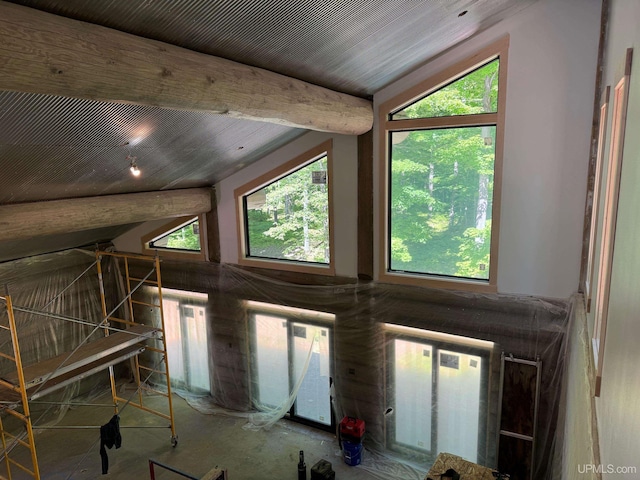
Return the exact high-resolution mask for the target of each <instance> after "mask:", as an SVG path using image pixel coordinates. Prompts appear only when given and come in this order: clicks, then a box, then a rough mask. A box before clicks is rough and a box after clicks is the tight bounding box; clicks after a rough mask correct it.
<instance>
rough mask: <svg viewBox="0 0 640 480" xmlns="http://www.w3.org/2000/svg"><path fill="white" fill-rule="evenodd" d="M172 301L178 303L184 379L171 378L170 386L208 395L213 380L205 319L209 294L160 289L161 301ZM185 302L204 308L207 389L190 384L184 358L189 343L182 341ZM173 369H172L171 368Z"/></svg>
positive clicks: (208, 331) (208, 330) (186, 356)
mask: <svg viewBox="0 0 640 480" xmlns="http://www.w3.org/2000/svg"><path fill="white" fill-rule="evenodd" d="M166 300H168V301H174V302H177V303H178V308H179V321H178V326H177V328H178V330H179V331H180V338H181V345H180V347H181V350H182V358H183V372H181V373H182V374H183V375H184V380H175V379H174V378H171V381H172V388H177V389H186V390H188V391H191V392H194V391H197V392H202V393H207V394H209V395H211V392H212V390H213V382H212V375H211V372H212V371H213V369H212V366H213V365H212V361H213V357H212V355H211V349H210V348H209V345H210V344H211V335H212V333H211V328H210V326H209V322H208V321H207V319H208V306H209V294H208V293H202V292H194V291H190V290H178V289H171V288H163V289H162V301H163V302H164V301H166ZM185 304H197V305H194V306H198V307H202V308H203V309H204V318H203V322H204V328H205V332H206V334H205V346H206V348H207V372H208V377H209V388H208V390H206V389H201V388H199V387H193V386H192V385H191V374H190V370H189V368H188V366H187V361H186V360H185V359H189V357H190V354H191V352H190V344H189V343H185V342H184V336H185V335H186V331H187V329H186V327H187V320H186V318H185V317H183V311H184V308H185V307H187V306H189V305H185ZM165 308H166V305H164V303H163V309H165ZM165 322H166V318H165ZM172 371H173V370H172ZM174 376H175V372H174ZM173 382H175V385H173Z"/></svg>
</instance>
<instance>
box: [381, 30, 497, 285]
mask: <svg viewBox="0 0 640 480" xmlns="http://www.w3.org/2000/svg"><path fill="white" fill-rule="evenodd" d="M507 44H508V41H507V39H504V40H502V41H500V42H498V43H497V44H495V45H492V46H490V47H488V48H487V49H485V50H484V51H483V52H480V53H479V54H477V55H474V56H473V58H471V59H469V60H466V61H464V62H461V63H459V64H457V65H454V66H453V67H451V68H449V69H448V70H446V71H444V72H442V73H441V74H439V75H437V76H436V77H434V78H431V79H429V80H427V81H426V82H425V83H423V84H421V85H419V86H418V87H416V88H415V89H413V90H411V91H409V92H406V93H403V94H401V95H400V96H398V97H396V98H394V99H392V100H390V101H389V102H386V103H385V104H384V105H381V107H380V113H381V120H380V124H381V126H382V128H383V131H382V135H381V141H382V152H383V153H384V162H383V165H384V169H383V171H382V175H381V179H382V182H383V188H382V191H383V192H385V193H386V195H383V197H384V204H383V205H382V208H381V212H382V216H383V221H382V222H381V231H382V232H383V238H382V245H383V248H382V251H383V255H384V257H383V258H381V261H380V265H381V272H380V277H381V278H382V279H384V280H387V281H393V282H401V283H429V282H431V283H432V284H433V285H434V286H440V287H454V288H470V289H476V290H484V291H495V290H496V284H497V279H496V275H497V240H498V223H499V193H500V173H501V159H502V138H503V118H504V103H505V102H504V95H505V83H506V67H507V65H506V50H507ZM452 284H453V285H452Z"/></svg>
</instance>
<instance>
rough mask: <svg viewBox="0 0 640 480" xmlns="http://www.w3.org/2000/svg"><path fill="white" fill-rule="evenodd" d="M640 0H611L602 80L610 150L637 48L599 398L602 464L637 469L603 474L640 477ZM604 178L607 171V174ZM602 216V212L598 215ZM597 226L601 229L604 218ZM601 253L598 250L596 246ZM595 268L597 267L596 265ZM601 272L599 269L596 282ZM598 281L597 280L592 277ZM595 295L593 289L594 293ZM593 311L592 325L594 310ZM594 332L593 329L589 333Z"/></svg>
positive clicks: (608, 477)
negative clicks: (607, 89)
mask: <svg viewBox="0 0 640 480" xmlns="http://www.w3.org/2000/svg"><path fill="white" fill-rule="evenodd" d="M638 25H640V2H638V1H637V0H612V1H611V11H610V17H609V30H608V36H607V42H606V49H605V69H604V78H603V85H610V86H611V89H612V97H611V98H612V100H611V101H612V103H611V104H610V108H609V122H608V134H607V142H606V143H607V149H606V150H605V152H606V156H608V153H609V150H608V145H609V143H610V136H611V118H612V109H613V89H614V88H615V85H616V84H617V83H618V81H619V80H620V78H621V77H622V74H623V71H624V70H623V66H624V59H625V53H626V49H627V48H629V47H632V48H634V59H633V66H632V70H631V81H630V90H629V106H628V111H627V125H626V135H625V142H624V152H623V163H622V176H621V178H622V179H621V184H620V197H619V204H618V220H617V224H616V225H617V228H616V238H615V247H614V259H613V267H612V277H611V294H610V295H611V296H610V303H609V316H608V322H607V332H606V343H605V352H604V368H603V372H602V388H601V394H600V397H599V398H596V411H597V417H598V430H599V436H600V453H601V463H602V464H603V465H604V466H606V467H607V468H608V467H609V466H611V468H612V469H614V470H615V469H617V468H618V467H629V466H630V467H635V468H636V473H635V474H633V473H629V474H626V475H624V474H618V473H616V472H613V473H608V471H607V472H605V473H604V475H603V478H604V479H605V480H607V479H632V478H640V460H639V459H640V441H639V440H638V439H640V402H639V401H638V399H640V373H639V370H638V367H639V366H640V321H638V312H640V294H639V292H640V289H639V285H640V282H639V280H638V278H639V274H640V248H639V244H638V241H639V239H640V215H639V214H638V206H640V188H639V187H638V185H640V136H639V135H638V132H639V131H640V29H639V28H638ZM603 180H604V181H606V173H605V178H604V179H603ZM600 219H602V214H601V215H600ZM599 223H600V225H599V230H600V231H601V230H602V224H601V221H600V222H599ZM596 253H598V251H596ZM596 268H597V266H596ZM598 273H599V272H597V271H596V272H595V275H596V281H597V276H598ZM594 285H597V283H596V282H594ZM594 298H595V294H594ZM591 310H592V311H591V313H590V314H589V317H590V318H589V320H590V322H589V323H590V325H593V312H594V310H595V308H593V309H591ZM591 333H593V332H591Z"/></svg>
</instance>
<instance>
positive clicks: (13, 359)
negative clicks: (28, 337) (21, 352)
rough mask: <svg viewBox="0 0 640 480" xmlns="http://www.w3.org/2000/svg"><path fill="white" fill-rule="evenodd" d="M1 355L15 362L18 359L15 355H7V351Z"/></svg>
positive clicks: (0, 353) (0, 354) (0, 355)
mask: <svg viewBox="0 0 640 480" xmlns="http://www.w3.org/2000/svg"><path fill="white" fill-rule="evenodd" d="M0 357H3V358H6V359H7V360H11V361H12V362H14V363H15V361H16V359H15V357H12V356H11V355H7V354H6V353H2V352H0Z"/></svg>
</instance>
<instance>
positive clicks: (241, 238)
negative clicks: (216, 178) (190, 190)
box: [234, 140, 336, 276]
mask: <svg viewBox="0 0 640 480" xmlns="http://www.w3.org/2000/svg"><path fill="white" fill-rule="evenodd" d="M323 156H326V157H327V177H328V178H327V202H328V217H329V218H328V221H329V263H328V264H322V263H313V262H305V261H301V260H284V259H269V258H260V257H251V256H249V255H248V251H247V231H246V230H247V229H246V215H245V206H244V197H246V196H247V195H251V194H252V193H254V192H256V191H258V190H260V189H261V188H264V187H266V186H268V185H269V184H271V183H273V182H274V181H277V180H279V179H281V178H284V177H286V176H287V175H289V174H291V173H294V172H295V171H297V170H300V169H301V168H304V167H305V166H307V165H309V164H311V163H313V162H315V161H316V160H318V159H319V158H321V157H323ZM234 198H235V204H236V224H237V237H238V264H239V265H243V266H249V267H258V268H268V269H275V270H285V271H290V272H299V273H310V274H316V275H327V276H334V275H335V256H336V255H335V246H334V245H335V243H334V236H335V235H334V225H335V223H334V208H333V141H332V140H327V141H325V142H323V143H321V144H320V145H317V146H315V147H313V148H311V149H309V150H307V151H306V152H304V153H302V154H300V155H298V156H297V157H295V158H293V159H291V160H289V161H288V162H286V163H284V164H282V165H280V166H279V167H276V168H274V169H272V170H270V171H268V172H266V173H264V174H263V175H260V176H259V177H257V178H255V179H254V180H252V181H250V182H248V183H245V184H244V185H242V186H240V187H238V188H236V189H235V190H234Z"/></svg>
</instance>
